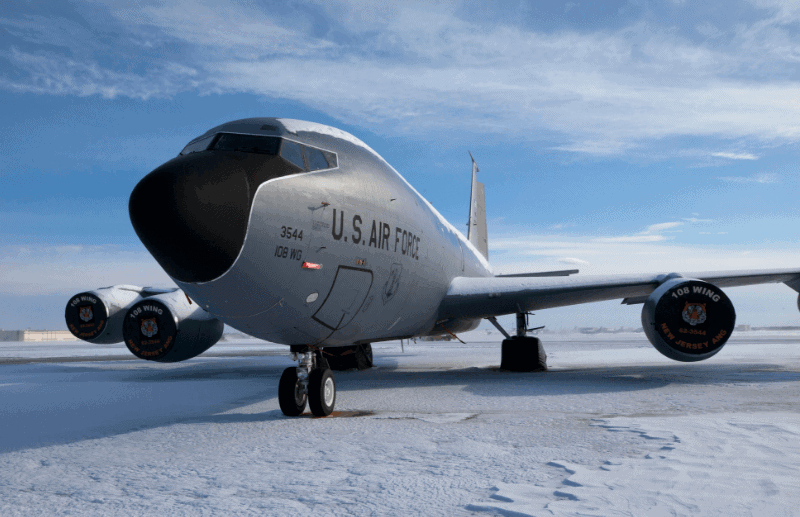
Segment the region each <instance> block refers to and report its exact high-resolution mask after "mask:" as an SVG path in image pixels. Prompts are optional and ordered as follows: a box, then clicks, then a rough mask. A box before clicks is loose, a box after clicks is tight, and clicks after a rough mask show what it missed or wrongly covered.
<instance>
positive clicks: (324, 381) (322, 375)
mask: <svg viewBox="0 0 800 517" xmlns="http://www.w3.org/2000/svg"><path fill="white" fill-rule="evenodd" d="M335 405H336V380H335V379H334V378H333V372H332V371H331V370H330V368H324V369H323V368H318V369H316V370H312V372H311V375H310V376H309V378H308V406H309V407H310V408H311V412H312V413H313V414H314V416H328V415H330V414H331V413H333V408H334V406H335Z"/></svg>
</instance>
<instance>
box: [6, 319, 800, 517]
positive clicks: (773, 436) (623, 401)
mask: <svg viewBox="0 0 800 517" xmlns="http://www.w3.org/2000/svg"><path fill="white" fill-rule="evenodd" d="M542 337H543V339H544V340H545V348H546V349H547V352H548V356H549V359H548V363H549V364H550V367H551V370H550V371H549V372H547V373H533V374H521V373H508V372H500V371H497V370H496V368H493V367H494V366H496V365H498V364H499V362H500V357H499V337H498V336H496V335H487V334H486V333H485V332H482V331H481V332H473V333H470V334H469V335H467V336H466V340H467V341H468V344H467V345H462V344H461V343H457V342H455V343H454V342H449V343H440V342H424V343H423V342H418V343H417V344H414V343H413V342H412V343H411V344H406V345H405V352H403V351H401V347H400V343H399V342H393V343H383V344H376V345H375V361H376V364H377V368H373V369H371V370H369V371H365V372H337V374H336V379H337V385H338V388H339V392H338V399H337V406H336V410H337V412H339V415H338V416H337V417H329V418H324V419H316V418H306V417H301V418H296V419H289V418H285V417H283V415H282V414H281V412H280V410H279V409H278V402H277V398H276V394H277V383H278V378H279V376H280V374H281V372H282V370H283V369H284V368H286V367H287V366H290V365H292V364H293V363H291V362H290V360H289V359H288V356H287V354H286V353H285V352H284V351H285V348H283V347H279V346H277V345H273V344H269V343H264V342H260V341H255V340H240V341H232V342H221V343H219V344H218V345H216V346H215V347H214V348H212V349H211V350H210V351H209V352H208V353H207V354H205V355H203V356H201V357H199V358H196V359H193V360H190V361H187V362H184V363H178V364H170V365H162V364H154V363H148V362H142V361H135V360H129V359H128V355H127V351H126V349H125V347H124V346H122V345H118V346H92V345H89V344H86V343H0V515H3V516H12V515H37V516H39V515H53V514H72V515H218V514H226V515H227V514H232V515H299V514H305V515H351V514H352V515H413V514H417V515H487V516H489V515H515V516H518V515H535V516H541V515H565V516H566V515H603V516H605V515H632V516H639V515H657V516H660V515H721V516H722V515H725V516H730V515H770V516H772V515H795V514H797V513H798V512H800V510H799V509H798V502H799V501H800V481H798V480H800V336H797V335H789V334H776V333H771V334H770V333H766V334H764V335H761V334H756V333H741V334H739V335H734V339H732V340H731V342H730V343H729V344H728V345H727V346H726V348H725V349H724V350H723V351H722V352H721V353H720V354H718V355H717V356H716V357H714V358H712V359H710V360H708V361H705V362H701V363H693V364H682V363H676V362H673V361H670V360H668V359H666V358H664V357H662V356H661V355H659V354H658V353H657V352H656V351H655V350H654V349H653V348H652V347H650V345H649V344H648V343H647V342H646V340H645V338H644V336H643V335H642V334H610V335H609V334H599V335H572V336H570V335H555V334H552V335H545V336H542ZM59 358H61V359H59Z"/></svg>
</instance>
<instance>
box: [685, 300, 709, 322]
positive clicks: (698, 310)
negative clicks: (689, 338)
mask: <svg viewBox="0 0 800 517" xmlns="http://www.w3.org/2000/svg"><path fill="white" fill-rule="evenodd" d="M683 321H685V322H686V323H688V324H689V325H691V326H693V327H694V326H695V325H700V324H701V323H705V321H706V304H705V303H695V302H686V306H685V307H684V308H683Z"/></svg>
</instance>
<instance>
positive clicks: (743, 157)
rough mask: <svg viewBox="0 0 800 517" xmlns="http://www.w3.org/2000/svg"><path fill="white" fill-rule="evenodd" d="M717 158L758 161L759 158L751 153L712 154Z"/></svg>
mask: <svg viewBox="0 0 800 517" xmlns="http://www.w3.org/2000/svg"><path fill="white" fill-rule="evenodd" d="M711 156H714V157H716V158H728V159H729V160H758V156H756V155H754V154H750V153H722V152H719V153H711Z"/></svg>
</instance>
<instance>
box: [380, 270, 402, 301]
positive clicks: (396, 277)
mask: <svg viewBox="0 0 800 517" xmlns="http://www.w3.org/2000/svg"><path fill="white" fill-rule="evenodd" d="M402 274H403V266H402V265H400V264H392V270H391V271H390V272H389V279H388V280H386V284H385V285H384V286H383V303H384V304H386V303H388V302H389V300H391V299H392V298H394V295H395V293H397V290H398V289H399V288H400V276H401V275H402Z"/></svg>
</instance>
